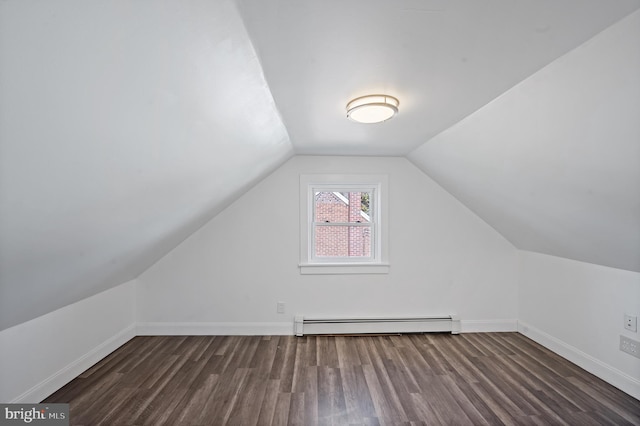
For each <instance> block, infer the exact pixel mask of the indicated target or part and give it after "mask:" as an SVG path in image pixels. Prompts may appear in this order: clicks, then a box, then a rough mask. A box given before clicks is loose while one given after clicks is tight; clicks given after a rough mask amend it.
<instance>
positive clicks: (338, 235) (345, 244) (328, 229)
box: [315, 225, 371, 257]
mask: <svg viewBox="0 0 640 426" xmlns="http://www.w3.org/2000/svg"><path fill="white" fill-rule="evenodd" d="M315 231H316V232H315V238H316V240H315V256H316V257H371V227H370V226H348V225H335V226H334V225H316V227H315Z"/></svg>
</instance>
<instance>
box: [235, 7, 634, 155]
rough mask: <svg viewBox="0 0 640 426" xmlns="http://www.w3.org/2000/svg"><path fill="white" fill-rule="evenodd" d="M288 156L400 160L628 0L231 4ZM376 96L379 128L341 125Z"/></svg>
mask: <svg viewBox="0 0 640 426" xmlns="http://www.w3.org/2000/svg"><path fill="white" fill-rule="evenodd" d="M239 5H240V11H241V13H242V17H243V19H244V22H245V25H246V27H247V30H248V32H249V35H250V36H251V39H252V40H253V43H254V46H255V48H256V51H257V52H258V56H259V57H260V61H261V63H262V67H263V70H264V73H265V77H266V79H267V82H268V83H269V88H270V89H271V92H272V94H273V97H274V99H275V101H276V104H277V105H278V109H279V111H280V113H281V114H282V117H283V120H284V123H285V125H286V127H287V130H288V131H289V135H290V137H291V141H292V143H293V144H294V147H295V151H296V153H300V154H340V155H406V154H407V153H409V152H410V151H411V150H413V149H414V148H416V147H418V146H419V145H421V144H422V143H424V142H426V141H428V140H429V139H430V138H432V137H433V136H435V135H437V134H439V133H440V132H442V131H443V130H445V129H447V128H448V127H450V126H452V125H453V124H455V123H456V122H458V121H460V120H461V119H462V118H464V117H465V116H467V115H469V114H471V113H472V112H474V111H476V110H477V109H478V108H480V107H482V106H483V105H486V104H487V103H488V102H489V101H491V100H492V99H494V98H496V97H497V96H499V95H500V94H501V93H503V92H505V91H506V90H508V89H509V88H511V87H512V86H514V85H515V84H517V83H519V82H520V81H522V80H523V79H525V78H526V77H528V76H530V75H531V74H533V73H534V72H536V71H538V70H539V69H541V68H542V67H544V66H545V65H547V64H548V63H550V62H551V61H553V60H554V59H556V58H558V57H559V56H561V55H562V54H564V53H566V52H568V51H569V50H571V49H573V48H575V47H576V46H578V45H580V44H581V43H583V42H584V41H585V40H587V39H588V38H590V37H592V36H593V35H595V34H597V33H598V32H599V31H601V30H602V29H604V28H606V27H608V26H609V25H611V24H613V23H614V22H616V21H617V20H619V19H620V18H622V17H623V16H625V15H626V14H628V13H630V12H631V11H632V10H633V9H635V8H637V7H638V6H639V5H640V3H639V2H638V1H637V0H622V1H615V2H611V1H607V0H563V1H558V0H530V1H512V0H493V1H482V2H480V1H477V0H453V1H452V0H350V1H344V0H323V1H318V0H272V1H264V0H239ZM372 93H387V94H390V95H393V96H396V97H398V98H399V99H400V114H399V115H398V116H397V118H395V119H394V120H392V121H390V122H387V123H384V125H369V126H362V125H359V124H357V123H353V122H351V121H348V120H345V119H344V117H345V116H346V111H345V106H346V104H347V102H348V101H349V100H350V99H352V98H355V97H357V96H361V95H364V94H372Z"/></svg>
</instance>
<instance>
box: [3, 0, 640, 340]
mask: <svg viewBox="0 0 640 426" xmlns="http://www.w3.org/2000/svg"><path fill="white" fill-rule="evenodd" d="M638 7H640V0H618V1H616V2H611V1H608V0H565V1H561V2H560V1H556V0H546V1H539V0H536V1H534V0H531V1H524V2H513V1H511V0H494V1H490V2H477V1H475V0H454V1H445V0H353V1H342V0H323V1H320V0H239V1H238V2H237V3H236V2H233V1H231V0H228V1H222V0H217V1H210V0H189V1H182V0H156V1H153V2H143V1H110V2H86V1H84V0H51V1H38V0H5V1H0V237H1V238H0V328H6V327H9V326H11V325H14V324H18V323H20V322H23V321H26V320H29V319H31V318H34V317H36V316H38V315H41V314H44V313H47V312H49V311H51V310H53V309H56V308H59V307H62V306H64V305H66V304H69V303H72V302H74V301H77V300H80V299H82V298H84V297H87V296H90V295H92V294H95V293H97V292H99V291H101V290H104V289H106V288H109V287H111V286H114V285H117V284H120V283H121V282H124V281H126V280H128V279H131V278H134V277H136V276H137V275H138V274H139V273H140V272H142V271H143V270H145V269H146V268H147V267H148V266H149V265H151V264H152V263H153V262H155V261H156V260H157V259H158V258H160V257H161V256H162V255H164V254H165V253H166V252H167V251H168V250H170V249H171V248H173V247H174V246H175V245H176V244H178V243H179V242H180V241H181V240H183V239H184V238H185V237H186V236H188V235H189V234H190V233H192V232H193V231H194V230H195V229H197V228H198V227H199V226H200V225H202V224H203V223H204V222H206V221H207V220H208V219H209V218H211V217H213V216H214V215H215V214H217V212H219V211H220V210H221V209H223V208H224V207H225V206H227V205H228V204H229V203H230V202H231V201H232V200H233V199H235V198H237V197H238V196H239V195H240V194H242V193H243V192H244V191H245V190H246V189H247V188H248V187H250V186H251V185H252V184H253V183H254V182H256V181H257V180H259V179H261V178H262V177H263V176H265V175H266V174H267V173H269V172H270V171H271V170H273V169H274V168H276V167H278V166H279V165H280V164H281V163H282V162H284V161H285V160H286V159H287V158H289V157H290V156H291V155H294V153H300V154H329V155H354V154H357V155H407V154H409V153H411V154H410V155H409V158H410V159H412V160H413V161H414V162H415V163H416V164H418V165H419V166H420V167H422V169H423V170H424V171H425V172H426V173H427V174H430V175H431V176H432V177H434V178H436V179H437V180H438V181H439V182H440V183H441V184H442V185H443V186H444V187H445V188H446V189H448V190H449V191H451V192H452V193H453V194H455V195H456V196H457V197H458V198H459V199H461V200H462V201H463V202H465V203H466V204H467V205H468V206H469V207H470V208H472V209H473V210H475V211H476V212H477V213H478V214H479V215H480V216H481V217H483V218H484V219H485V220H486V221H487V222H489V223H490V224H492V225H493V226H494V227H495V228H496V229H498V230H499V231H500V232H502V233H503V234H504V235H505V236H506V237H507V238H509V239H510V240H511V241H512V242H514V244H516V245H517V246H519V247H522V248H528V249H535V247H540V248H541V250H539V251H543V252H550V253H552V254H560V255H563V254H562V253H564V255H565V256H566V257H571V258H577V259H580V260H587V261H598V262H601V263H602V264H610V263H611V262H610V260H611V259H610V258H609V257H608V256H602V255H600V256H587V255H586V254H585V253H584V252H579V251H576V249H575V247H573V246H572V247H568V248H567V249H566V250H565V251H561V250H555V249H554V248H553V246H552V245H551V244H550V243H549V240H550V239H551V240H554V241H555V240H559V241H563V242H564V243H566V240H567V239H568V238H573V237H574V236H575V235H574V234H575V233H574V232H572V233H569V234H567V233H565V228H564V227H563V225H564V219H566V218H567V216H568V215H570V214H571V213H572V212H575V210H574V209H573V207H572V208H571V209H569V208H568V207H567V206H569V205H571V206H574V205H573V204H572V200H573V198H572V197H573V196H574V193H575V188H574V187H573V186H571V184H572V183H573V181H566V182H565V181H561V182H563V184H564V183H566V185H564V186H562V187H559V188H556V189H555V191H556V192H555V193H554V195H553V197H552V198H549V199H544V200H542V201H540V204H536V203H537V202H536V201H535V200H536V198H534V197H529V198H527V201H528V202H530V203H532V205H534V206H538V207H539V208H544V212H545V214H546V216H545V217H546V218H547V222H548V223H549V224H552V225H549V224H547V226H546V227H547V229H546V231H547V234H545V235H546V236H544V237H541V238H542V240H541V241H542V242H538V243H535V244H534V243H531V241H532V240H526V238H519V237H522V236H529V235H530V234H534V233H536V234H537V233H538V232H537V231H536V232H529V231H530V229H531V228H530V227H531V226H535V222H532V221H531V217H530V216H531V215H526V214H524V213H523V212H522V211H526V209H522V211H520V210H518V208H517V206H514V205H513V204H515V203H518V202H520V201H521V198H519V197H518V192H517V191H518V190H520V191H523V192H527V193H528V194H531V193H533V194H542V193H544V192H545V190H546V189H547V188H548V186H549V185H551V184H552V182H555V181H553V180H540V181H538V180H537V177H538V176H539V175H540V172H539V170H537V169H535V167H525V166H526V164H524V163H525V162H526V161H528V160H526V159H523V158H521V157H524V156H525V155H524V154H523V155H522V156H521V157H517V156H515V155H512V156H511V157H510V159H511V160H512V161H514V163H513V164H512V165H511V167H512V168H513V170H517V171H518V173H521V174H522V176H521V178H520V179H521V180H520V182H521V183H523V184H529V185H530V186H528V187H526V189H525V190H523V189H522V187H518V188H515V187H514V186H512V184H515V183H517V182H518V181H517V180H516V181H513V182H512V180H513V176H514V174H513V173H503V174H495V175H494V174H491V173H484V174H482V173H479V174H472V173H468V174H465V173H464V172H461V171H460V170H457V171H456V167H460V166H462V165H467V164H469V163H471V164H474V165H475V167H477V168H482V169H493V168H496V167H499V165H498V164H497V163H496V161H497V160H495V159H492V157H491V156H490V155H484V156H478V155H477V153H476V152H475V151H474V150H473V149H470V145H473V142H474V136H473V133H474V131H476V130H478V129H480V128H479V127H477V126H478V124H474V122H473V121H472V122H471V123H472V124H468V125H465V124H464V123H466V121H465V120H463V119H464V118H465V117H467V116H469V119H471V118H472V117H473V115H472V114H473V113H474V112H475V111H479V113H482V111H483V110H484V109H481V108H482V107H483V106H485V105H487V104H489V105H493V104H490V102H491V101H492V100H493V99H495V98H496V97H498V96H500V95H501V94H503V93H505V92H506V91H508V90H509V89H510V88H512V87H514V86H516V85H518V83H520V82H522V81H523V80H525V79H527V78H528V77H529V76H531V75H532V74H534V73H536V72H537V71H538V70H541V69H543V68H544V67H545V66H547V65H548V64H549V63H551V62H553V61H554V60H556V59H557V58H559V57H561V56H562V55H564V54H565V53H567V52H569V51H571V50H572V49H574V48H576V47H577V46H579V45H581V44H583V43H584V42H585V41H586V40H588V39H589V38H591V37H593V36H594V35H596V34H598V33H599V32H600V31H602V30H604V29H605V28H607V27H609V26H611V25H612V24H614V23H615V22H617V21H619V20H620V19H622V18H623V17H625V16H626V15H629V14H630V13H631V12H633V11H634V10H635V9H637V8H638ZM616 28H617V27H616ZM254 49H255V50H254ZM561 72H567V71H561ZM263 73H264V75H263ZM590 75H591V76H592V77H593V78H594V79H595V81H592V82H591V83H595V84H598V85H599V84H600V81H599V79H598V77H597V75H596V74H590ZM612 75H617V74H615V73H613V74H612ZM558 78H560V77H558ZM634 81H636V82H637V79H636V80H634ZM543 83H544V82H543ZM517 87H520V86H516V89H514V90H517ZM536 87H537V86H536ZM545 87H546V86H545ZM550 87H551V89H550V90H553V88H556V83H554V84H553V85H552V86H550ZM616 87H619V86H616ZM633 87H635V86H633ZM633 87H632V89H633ZM534 89H535V87H534V88H532V89H530V90H534ZM547 89H549V87H547ZM534 91H535V90H534ZM602 91H606V85H605V86H602ZM371 92H388V93H390V94H393V95H396V96H398V97H399V98H400V101H401V106H400V109H401V110H400V114H399V115H398V117H397V118H395V119H394V120H392V121H389V122H387V123H384V124H383V125H372V126H362V125H356V124H354V123H351V122H349V121H348V120H346V119H345V117H344V116H345V111H344V106H345V104H346V102H347V101H348V100H349V99H351V98H354V97H356V96H359V95H362V94H366V93H371ZM507 93H511V92H507ZM505 96H506V95H505ZM525 96H526V94H525ZM521 98H522V97H521V96H516V99H515V101H514V102H519V100H520V99H521ZM592 100H593V99H592V98H589V99H585V101H588V102H590V101H592ZM614 103H615V102H614ZM571 105H573V104H571ZM616 105H617V106H616V108H618V107H630V108H632V110H631V111H630V112H629V116H631V114H632V113H633V112H635V111H634V110H633V108H637V104H635V103H632V102H631V103H630V102H628V101H621V102H620V103H618V104H616ZM534 107H535V105H533V106H531V107H529V108H534ZM505 109H507V107H506V106H503V107H501V108H499V109H498V111H497V112H496V111H493V110H487V111H492V112H490V113H489V112H486V113H482V114H485V115H487V116H488V118H487V123H492V124H491V125H496V126H498V124H500V123H496V120H497V117H499V116H500V114H502V113H503V112H504V110H505ZM527 111H528V110H524V111H523V112H522V113H523V114H526V113H527ZM563 112H564V111H559V112H558V113H559V114H561V113H563ZM605 116H606V119H607V120H610V123H611V126H614V125H615V124H616V123H618V122H620V121H624V123H626V124H625V125H628V123H627V121H626V120H627V118H628V117H627V116H626V115H624V114H623V115H622V116H619V115H617V114H615V113H614V112H610V113H607V114H605ZM518 117H520V116H518ZM580 117H582V115H576V116H572V118H571V120H582V119H583V118H584V117H582V118H580ZM513 120H514V121H515V122H517V120H518V118H517V117H513ZM456 123H460V124H459V125H457V126H454V125H455V124H456ZM285 126H286V127H285ZM451 126H454V127H451ZM448 128H452V132H453V133H454V136H455V137H451V136H447V133H446V132H445V133H443V132H444V131H445V130H446V129H448ZM566 128H567V127H566V126H565V127H562V126H561V128H560V129H559V131H560V132H562V131H563V130H566ZM455 129H460V130H455ZM547 129H548V131H549V132H550V133H555V132H556V130H558V129H556V128H555V127H553V126H551V127H547ZM454 130H455V131H454ZM585 134H587V132H586V131H585V132H583V133H578V134H573V133H572V134H569V136H570V137H581V136H584V135H585ZM603 134H604V131H599V133H598V135H600V136H603ZM633 135H634V134H633V132H632V133H627V132H626V130H625V131H624V132H623V135H622V136H624V137H625V138H626V139H625V140H626V141H629V140H630V139H629V137H630V138H633V137H634V136H633ZM458 136H459V137H458ZM517 136H521V135H517ZM611 136H612V137H613V136H620V135H618V134H611ZM485 139H487V138H485V137H483V138H482V140H485ZM552 139H553V141H554V142H556V143H559V142H562V141H564V140H565V139H564V138H563V137H562V136H561V134H560V133H559V136H554V137H553V138H552ZM597 140H598V141H601V138H600V137H598V138H597ZM527 141H529V139H527V138H524V139H523V141H522V143H525V142H527ZM590 141H591V142H594V141H595V139H590ZM505 142H506V139H505V138H502V139H500V141H493V143H495V144H497V143H502V144H504V143H505ZM594 143H595V142H594ZM614 146H615V147H616V149H618V145H617V144H614ZM624 146H625V147H627V148H628V146H627V145H624ZM498 147H499V145H490V146H488V147H487V148H486V149H487V151H490V150H491V149H497V148H498ZM476 148H477V147H476ZM574 148H576V147H575V146H574V145H566V146H564V145H562V146H561V147H558V145H553V143H551V142H549V143H545V144H542V145H540V146H539V147H538V148H536V150H535V151H534V153H535V155H538V156H540V157H544V158H552V159H556V158H557V161H558V164H559V165H558V166H557V167H559V168H561V167H562V164H564V163H563V161H565V160H566V161H570V160H572V158H569V157H571V155H570V153H569V151H570V150H571V149H574ZM559 151H562V152H563V153H564V154H563V155H560V156H558V157H557V156H556V153H558V152H559ZM632 151H633V149H627V151H623V152H622V153H620V154H615V155H614V157H615V158H613V159H612V160H611V161H607V162H606V164H603V165H602V167H603V169H604V170H605V173H606V170H608V169H609V168H611V167H612V166H613V165H614V164H615V165H616V166H617V167H618V168H620V169H622V170H623V172H622V173H623V174H625V176H626V178H627V179H631V178H634V177H635V176H636V175H635V174H634V173H636V172H637V168H635V169H634V167H637V164H634V163H633V161H631V160H628V161H626V162H622V163H620V164H617V163H618V162H617V159H618V158H617V156H624V155H632V154H633V153H634V152H632ZM602 153H603V151H602V150H597V151H596V152H595V153H594V155H597V154H602ZM505 155H506V154H505ZM516 157H517V158H516ZM527 158H530V156H528V157H527ZM554 161H555V160H554ZM575 161H577V162H578V163H577V166H580V167H584V168H587V169H589V168H590V167H591V162H590V161H591V160H575ZM474 162H477V163H474ZM518 162H520V163H522V164H519V163H518ZM439 165H442V166H441V167H440V166H439ZM500 179H502V180H505V182H503V183H502V184H501V185H498V186H497V187H495V186H494V185H493V184H494V183H495V181H496V180H500ZM476 181H477V182H476ZM589 182H593V181H589ZM624 182H626V181H625V178H619V179H618V178H617V179H615V180H613V181H611V182H610V184H607V183H601V184H600V185H599V186H597V187H595V186H593V185H590V184H588V185H587V186H589V187H590V189H591V190H592V192H594V193H596V194H598V195H597V196H598V197H599V198H600V199H606V198H607V197H610V198H612V199H615V200H617V201H616V202H614V203H613V204H610V205H609V206H610V209H611V211H609V210H607V209H606V208H602V209H600V210H598V213H595V214H594V216H593V217H591V216H589V218H588V219H585V221H586V222H588V223H590V224H593V221H594V220H598V221H599V222H598V223H607V224H608V223H611V222H612V221H615V220H616V219H617V218H619V216H623V215H625V214H628V215H633V214H634V212H635V211H636V210H633V209H634V208H635V206H637V204H634V203H635V201H634V200H637V199H634V198H633V197H632V198H631V201H630V207H629V206H627V205H625V206H622V205H621V204H619V202H620V200H622V199H623V198H624V197H625V196H626V195H629V194H628V191H626V190H624V191H620V190H619V185H620V184H622V183H624ZM626 183H628V182H626ZM474 185H475V186H474ZM493 188H495V190H496V191H498V194H497V195H494V194H493V193H491V192H490V191H488V189H491V190H493ZM631 190H633V188H631V189H630V190H629V191H631ZM477 191H487V192H486V194H487V197H486V201H484V204H478V201H477V199H478V197H477V195H478V193H477ZM470 194H471V195H470ZM581 194H582V195H580V197H581V198H587V196H586V195H585V194H584V193H581ZM472 195H474V196H472ZM537 199H538V200H540V198H537ZM498 201H499V202H498ZM552 201H556V203H553V202H552ZM507 204H510V205H511V207H506V208H505V207H504V205H507ZM620 209H622V210H620ZM613 211H615V212H613ZM499 212H504V213H502V216H501V213H499ZM504 216H506V217H507V218H506V219H505V218H504ZM581 217H583V216H581ZM503 220H504V223H505V226H503V227H502V228H500V226H499V225H497V224H496V222H501V221H503ZM625 223H629V221H627V222H625ZM625 226H626V225H625ZM587 228H588V226H584V227H582V228H580V229H581V230H585V229H587ZM513 229H515V231H514V230H513ZM518 229H521V231H518ZM609 229H611V230H613V231H615V232H616V234H615V235H618V234H619V233H620V229H619V228H617V227H610V228H609ZM522 230H524V231H522ZM627 231H632V230H630V229H627ZM604 234H606V231H603V232H600V231H598V234H597V235H604ZM625 235H626V234H625ZM594 236H596V234H594V233H590V232H589V231H588V232H587V233H586V237H585V238H584V239H582V240H580V241H581V242H585V241H586V242H587V243H594V242H599V240H598V241H596V240H594V239H593V238H591V237H594ZM564 243H563V244H564ZM536 244H537V246H536ZM545 244H547V245H545ZM633 244H634V243H633V242H631V244H630V245H629V244H627V245H626V246H624V247H627V248H628V247H632V246H633ZM593 245H595V246H597V245H598V244H595V243H594V244H593ZM609 247H610V246H608V245H603V246H602V248H601V249H594V250H593V251H598V252H603V251H604V250H607V249H608V248H609ZM620 247H622V246H620ZM620 247H619V250H618V251H617V253H621V252H623V251H625V250H627V248H624V247H622V248H620ZM593 251H592V252H591V254H594V253H593ZM625 253H626V255H627V257H626V258H629V257H630V256H632V255H633V253H631V252H625ZM587 254H588V253H587ZM627 264H629V262H628V261H625V262H624V265H618V267H627V266H625V265H627Z"/></svg>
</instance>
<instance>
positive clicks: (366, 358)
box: [44, 333, 640, 425]
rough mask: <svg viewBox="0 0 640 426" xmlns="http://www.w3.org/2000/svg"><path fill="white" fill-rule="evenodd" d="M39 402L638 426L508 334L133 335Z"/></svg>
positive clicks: (179, 420)
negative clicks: (105, 356) (299, 336)
mask: <svg viewBox="0 0 640 426" xmlns="http://www.w3.org/2000/svg"><path fill="white" fill-rule="evenodd" d="M44 402H52V403H53V402H66V403H69V404H70V410H71V424H72V425H218V424H233V425H254V424H261V425H262V424H264V425H268V424H273V425H286V424H298V425H315V424H333V425H378V424H379V425H387V424H391V425H418V424H423V425H440V424H451V425H485V424H491V425H500V424H506V425H509V424H518V425H555V424H564V425H567V424H568V425H640V401H638V400H637V399H634V398H632V397H630V396H629V395H627V394H625V393H623V392H621V391H619V390H618V389H616V388H614V387H612V386H610V385H608V384H606V383H605V382H603V381H602V380H600V379H598V378H596V377H595V376H593V375H591V374H589V373H587V372H586V371H584V370H582V369H580V368H579V367H577V366H575V365H574V364H571V363H569V362H568V361H566V360H564V359H562V358H561V357H559V356H557V355H555V354H554V353H552V352H550V351H548V350H546V349H545V348H543V347H542V346H540V345H538V344H536V343H535V342H533V341H531V340H529V339H527V338H526V337H524V336H522V335H520V334H517V333H485V334H461V335H457V336H454V335H450V334H425V335H419V334H415V335H404V336H366V337H356V336H354V337H349V336H336V337H332V336H318V337H314V336H309V337H301V338H297V337H293V336H188V337H187V336H169V337H167V336H158V337H136V338H134V339H132V340H131V341H129V342H128V343H127V344H125V345H124V346H122V347H121V348H120V349H118V350H117V351H115V352H113V353H112V354H111V355H109V356H108V357H107V358H105V359H104V360H102V361H100V362H99V363H98V364H96V365H95V366H93V367H92V368H90V369H89V370H87V371H86V372H84V373H83V374H81V375H80V376H79V377H78V378H76V379H75V380H73V381H72V382H70V383H69V384H68V385H66V386H65V387H63V388H62V389H60V390H59V391H57V392H56V393H54V394H53V395H51V396H50V397H49V398H47V399H46V400H45V401H44Z"/></svg>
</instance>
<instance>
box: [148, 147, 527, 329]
mask: <svg viewBox="0 0 640 426" xmlns="http://www.w3.org/2000/svg"><path fill="white" fill-rule="evenodd" d="M345 172H351V173H363V174H371V173H377V174H380V173H385V174H388V176H389V202H390V224H389V226H390V263H391V269H390V273H389V274H388V275H304V276H303V275H300V273H299V269H298V262H299V175H300V174H308V173H345ZM138 282H139V285H138V296H137V298H138V321H139V322H140V324H139V329H138V330H139V332H140V333H142V334H145V333H149V334H162V333H191V334H193V333H212V334H215V333H288V334H290V333H291V332H292V323H293V316H294V315H295V314H305V315H350V316H354V315H410V314H449V313H458V314H459V315H460V316H461V319H462V320H463V323H462V327H463V331H464V330H467V331H469V330H476V329H478V330H482V329H483V330H488V329H515V327H516V321H515V320H516V318H517V284H516V283H517V251H516V249H515V248H514V247H513V246H512V245H511V244H510V243H508V242H507V241H506V240H505V239H504V238H503V237H502V236H500V235H499V234H498V233H497V232H496V231H494V230H493V229H492V228H490V227H489V226H488V225H487V224H486V223H484V222H483V221H482V220H480V219H479V218H478V217H477V216H476V215H474V214H473V213H471V212H470V211H469V210H468V209H467V208H465V207H464V206H463V205H462V204H460V203H459V202H458V201H457V200H455V199H454V198H453V197H452V196H451V195H449V194H448V193H446V192H445V191H444V190H443V189H442V188H440V187H439V186H438V185H437V184H435V183H434V182H433V181H432V180H431V179H430V178H428V177H427V176H426V175H425V174H423V173H422V172H421V171H419V170H418V169H417V168H416V167H415V166H413V165H412V164H411V163H410V162H409V161H407V160H406V159H404V158H395V157H393V158H380V157H312V156H298V157H294V158H293V159H291V160H289V161H288V162H287V163H285V164H284V165H283V166H282V167H281V168H279V169H278V170H276V171H275V172H274V173H273V174H271V175H270V176H269V177H267V178H266V179H265V180H263V181H262V182H260V183H259V184H258V185H257V186H255V187H254V188H253V189H251V190H250V191H249V192H248V193H246V194H245V195H244V196H243V197H241V198H240V199H239V200H237V201H236V202H235V203H234V204H233V205H231V206H230V207H229V208H227V209H226V210H224V211H223V212H222V213H220V214H219V215H218V216H216V217H215V218H214V219H213V220H211V221H210V222H209V223H208V224H207V225H205V226H204V227H203V228H202V229H201V230H200V231H198V232H197V233H195V234H194V235H192V236H191V237H190V238H189V239H187V240H186V241H185V242H183V243H182V244H181V245H180V246H178V247H177V248H176V249H174V250H173V251H172V252H170V253H169V254H168V255H167V256H166V257H165V258H163V259H162V260H160V261H159V262H158V263H156V264H155V265H154V266H153V267H151V268H150V269H149V270H147V271H146V272H145V273H143V274H142V275H141V276H140V277H139V278H138ZM277 301H283V302H285V303H286V314H277V313H276V302H277Z"/></svg>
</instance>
